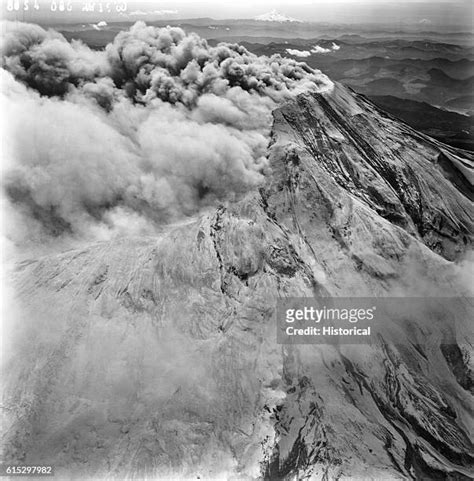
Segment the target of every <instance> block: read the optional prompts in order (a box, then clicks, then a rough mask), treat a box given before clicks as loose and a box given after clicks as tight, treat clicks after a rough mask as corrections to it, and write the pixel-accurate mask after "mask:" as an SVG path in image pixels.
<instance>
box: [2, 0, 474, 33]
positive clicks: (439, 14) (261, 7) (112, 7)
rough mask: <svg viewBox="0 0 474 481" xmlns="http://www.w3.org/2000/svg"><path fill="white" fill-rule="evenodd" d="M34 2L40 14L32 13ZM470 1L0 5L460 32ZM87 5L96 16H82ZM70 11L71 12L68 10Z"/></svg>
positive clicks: (99, 15)
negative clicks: (275, 14)
mask: <svg viewBox="0 0 474 481" xmlns="http://www.w3.org/2000/svg"><path fill="white" fill-rule="evenodd" d="M35 2H36V6H37V7H38V8H37V9H34V5H35ZM473 3H474V2H473V1H472V0H398V1H394V0H293V1H289V0H286V1H285V0H283V1H281V0H280V1H279V0H237V1H236V0H205V1H203V0H153V1H143V0H103V1H80V0H0V4H1V5H2V11H3V15H4V16H6V17H7V18H11V17H16V18H19V19H23V18H24V19H25V20H26V21H28V20H29V21H35V20H39V19H41V20H45V19H49V20H51V21H52V22H61V21H65V22H70V21H74V20H77V21H90V22H93V21H100V20H105V21H113V20H118V19H120V17H122V19H124V18H125V17H130V16H131V19H132V20H133V18H136V19H138V18H141V19H144V20H146V19H147V18H149V19H150V20H152V19H156V18H157V17H158V18H163V19H166V18H178V17H179V18H196V17H212V18H216V19H224V18H252V17H254V16H256V15H260V14H262V13H266V12H268V11H269V10H273V9H276V10H278V11H279V12H281V13H284V14H286V15H289V16H291V17H295V18H298V19H301V20H310V21H321V22H340V23H365V22H370V23H389V24H395V25H396V24H400V25H409V24H412V25H416V24H418V23H419V22H420V21H425V23H424V25H433V26H434V27H437V26H442V25H445V26H449V25H453V26H462V27H464V28H465V29H468V30H470V29H472V13H473ZM85 4H89V5H94V11H93V12H92V11H89V12H84V6H85ZM68 9H69V10H70V11H69V12H68V11H67V10H68Z"/></svg>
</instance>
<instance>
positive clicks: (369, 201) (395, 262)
mask: <svg viewBox="0 0 474 481" xmlns="http://www.w3.org/2000/svg"><path fill="white" fill-rule="evenodd" d="M268 155H269V157H270V161H271V168H272V173H271V174H269V175H268V177H267V179H266V183H265V184H264V185H263V186H262V188H261V189H260V190H259V191H258V192H253V193H251V194H249V195H247V196H246V197H245V198H243V199H241V200H240V201H239V202H236V203H233V204H229V205H222V206H221V207H219V208H218V209H216V210H215V211H211V212H209V213H207V214H206V215H203V216H201V217H199V218H197V219H192V220H190V221H189V222H186V223H183V224H181V225H174V226H170V227H169V228H166V229H164V231H163V233H162V234H161V235H160V236H156V237H149V238H140V239H138V238H122V239H117V240H114V241H111V242H103V243H97V244H94V245H91V246H87V247H84V248H83V249H78V250H72V251H68V252H64V253H62V254H60V255H56V256H48V257H43V258H40V259H36V260H31V261H25V262H23V263H21V264H19V265H18V266H17V268H16V270H15V272H14V280H15V292H16V301H15V302H16V304H15V305H16V311H17V312H16V315H15V329H14V333H15V334H14V336H12V339H11V344H12V345H11V346H10V348H11V349H12V352H15V353H18V352H21V357H18V356H17V357H16V358H15V361H14V362H11V363H10V364H8V365H7V369H6V374H5V391H6V392H5V400H4V407H5V412H6V413H7V415H6V420H5V422H6V423H8V429H7V430H6V431H5V432H6V435H5V439H4V442H5V453H6V456H5V457H6V459H7V460H17V461H21V462H22V463H34V462H41V463H42V464H49V463H51V464H54V465H56V467H57V468H56V469H57V472H58V473H59V474H60V475H61V476H62V477H63V478H68V477H74V476H77V477H80V478H81V479H84V478H85V477H96V478H100V477H105V476H109V477H110V478H116V479H124V478H125V477H127V476H128V477H134V476H142V475H143V476H148V477H151V476H152V475H153V476H157V475H158V476H160V479H162V478H166V477H170V478H172V479H188V478H189V479H197V478H198V477H200V479H223V478H224V479H255V478H265V479H272V480H277V479H295V477H298V479H326V480H329V479H331V480H332V479H384V480H386V479H387V480H388V479H470V477H471V476H472V475H473V471H472V469H473V461H474V453H473V446H472V443H471V441H470V439H472V434H473V433H472V420H473V403H472V400H473V398H472V395H473V384H472V377H471V371H470V368H471V367H472V366H471V364H472V360H471V358H470V355H471V353H472V342H473V336H472V327H471V326H470V325H469V322H468V321H469V316H468V315H464V317H463V316H462V315H461V322H460V323H459V324H458V326H457V329H456V330H455V329H454V326H453V325H451V324H449V323H444V324H443V323H441V324H440V323H436V322H433V323H425V324H421V325H420V324H417V323H416V322H415V321H414V320H407V324H406V327H407V328H406V330H405V331H403V332H398V333H397V335H396V336H392V334H393V333H392V334H387V336H386V337H383V336H380V337H377V338H373V339H372V340H371V343H370V344H368V345H363V346H354V345H340V346H329V345H294V346H282V345H279V344H277V343H276V328H275V306H276V301H277V300H278V299H279V298H281V297H288V296H302V297H305V296H306V297H311V296H331V295H333V296H341V295H345V296H368V295H375V296H390V295H401V296H407V295H420V296H423V295H432V296H437V295H440V294H443V295H447V296H450V295H465V294H466V292H464V291H463V290H462V286H461V285H460V284H459V282H460V281H459V279H460V278H459V272H460V264H459V263H455V262H454V261H458V262H459V261H460V260H461V259H462V258H463V256H464V254H465V253H466V252H467V251H468V249H469V246H470V245H471V241H472V232H473V210H472V172H473V171H472V157H469V154H467V153H465V152H462V153H461V151H458V150H456V149H453V148H449V147H446V146H444V145H442V144H439V143H437V142H436V141H433V140H432V139H430V138H428V137H425V136H423V135H420V134H418V133H417V132H415V131H413V130H412V129H410V128H409V127H407V126H405V125H403V124H400V123H398V122H397V121H395V120H394V119H392V118H390V117H389V116H388V115H386V114H384V113H383V112H381V111H379V110H377V108H376V107H374V106H373V105H372V104H370V103H369V102H368V101H367V100H365V99H364V98H362V97H358V96H356V95H355V94H353V93H352V92H350V91H349V90H347V89H345V88H343V87H342V86H339V85H336V88H335V89H334V91H333V92H331V93H325V94H301V95H299V96H298V97H297V98H296V99H295V100H294V101H291V102H289V103H287V104H286V105H284V106H283V107H282V108H280V109H278V110H276V111H275V112H274V125H273V130H272V140H271V144H270V146H269V151H268ZM470 302H471V301H470V300H469V299H468V298H466V299H465V301H459V312H460V313H462V312H464V313H466V312H472V305H471V304H470ZM470 310H471V311H470ZM463 320H464V321H465V322H464V323H463V322H462V321H463ZM391 336H392V337H391Z"/></svg>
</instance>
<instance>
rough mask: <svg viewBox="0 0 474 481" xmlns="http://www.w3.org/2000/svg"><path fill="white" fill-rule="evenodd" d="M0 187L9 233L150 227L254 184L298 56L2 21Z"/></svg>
mask: <svg viewBox="0 0 474 481" xmlns="http://www.w3.org/2000/svg"><path fill="white" fill-rule="evenodd" d="M3 31H4V36H3V39H2V43H1V46H0V50H1V57H2V60H1V65H2V68H3V70H2V72H1V74H2V87H3V88H2V97H3V99H2V101H3V108H4V112H5V118H7V119H9V122H8V123H7V125H6V126H5V127H6V132H5V139H6V145H5V147H4V150H5V152H4V154H5V155H6V157H7V161H6V162H5V163H4V166H3V188H4V192H5V196H6V199H7V208H8V209H9V211H10V214H11V217H12V219H13V221H12V222H11V223H10V224H11V228H10V229H9V232H8V235H9V236H10V238H11V239H12V240H13V242H15V243H20V242H28V241H29V242H33V243H37V242H39V241H40V242H41V241H43V240H45V239H49V238H51V236H52V237H54V238H57V237H58V236H62V235H65V234H66V235H70V236H71V235H72V236H78V237H84V236H85V237H92V238H107V237H108V236H110V235H111V234H115V233H117V232H122V231H124V232H125V233H133V232H135V233H137V232H152V231H153V230H154V229H155V228H156V226H159V225H161V224H163V223H166V222H170V221H172V220H174V219H177V218H180V217H182V216H183V215H184V216H186V215H192V214H194V213H196V212H197V211H199V210H200V209H202V208H205V207H206V206H208V205H213V204H215V203H216V202H217V201H221V200H224V199H228V198H233V197H235V196H238V195H241V194H243V193H245V192H246V191H248V190H249V189H252V188H255V187H256V186H258V185H259V183H260V182H261V181H262V178H263V175H264V174H265V171H266V169H267V168H268V166H267V159H266V157H265V154H266V147H267V144H268V134H269V129H270V126H271V121H272V116H271V112H272V110H273V109H274V108H275V107H276V106H277V105H278V103H279V102H282V101H284V100H285V99H288V98H289V97H290V96H291V95H295V94H296V93H298V92H301V91H304V90H324V89H329V88H331V87H332V84H331V82H330V81H329V80H328V79H327V77H325V76H324V75H322V74H321V73H320V72H318V71H315V70H313V69H311V68H310V67H308V66H307V65H306V64H303V63H299V62H296V61H294V60H291V59H285V58H282V57H280V56H274V57H271V58H267V57H257V56H255V55H253V54H251V53H249V52H248V51H247V50H246V49H245V48H243V47H241V46H239V45H231V44H219V45H217V46H216V47H211V46H209V45H208V43H207V42H206V40H204V39H201V38H199V37H198V36H197V35H195V34H186V33H185V32H184V31H183V30H182V29H180V28H171V27H167V28H162V29H159V28H154V27H149V26H146V25H145V24H144V23H143V22H137V23H136V24H135V25H134V26H133V27H131V28H130V30H128V31H125V32H121V33H119V34H118V35H117V37H116V38H115V40H114V41H113V42H112V43H111V44H109V45H108V46H107V47H106V48H105V49H104V50H103V51H94V50H91V49H90V48H89V47H87V46H86V45H84V44H83V43H82V42H79V41H71V42H68V41H67V40H66V39H65V38H64V37H63V36H62V35H61V34H59V33H57V32H54V31H52V30H48V31H45V30H43V29H42V28H40V27H38V26H35V25H29V24H22V23H13V22H6V23H4V25H3Z"/></svg>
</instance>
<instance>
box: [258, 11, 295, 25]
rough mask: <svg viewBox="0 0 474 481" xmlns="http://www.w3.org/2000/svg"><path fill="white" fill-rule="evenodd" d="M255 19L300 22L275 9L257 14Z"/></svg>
mask: <svg viewBox="0 0 474 481" xmlns="http://www.w3.org/2000/svg"><path fill="white" fill-rule="evenodd" d="M255 20H258V21H260V22H301V20H298V19H296V18H292V17H288V16H287V15H284V14H282V13H280V12H278V11H277V10H272V11H271V12H268V13H264V14H263V15H257V16H256V17H255Z"/></svg>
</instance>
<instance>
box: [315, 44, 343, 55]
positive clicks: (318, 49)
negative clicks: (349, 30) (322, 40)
mask: <svg viewBox="0 0 474 481" xmlns="http://www.w3.org/2000/svg"><path fill="white" fill-rule="evenodd" d="M340 48H341V46H340V45H337V44H335V43H334V42H333V43H332V45H331V47H330V48H324V47H320V46H319V45H315V46H314V47H313V48H312V49H311V52H312V53H330V52H337V51H338V50H340Z"/></svg>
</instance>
